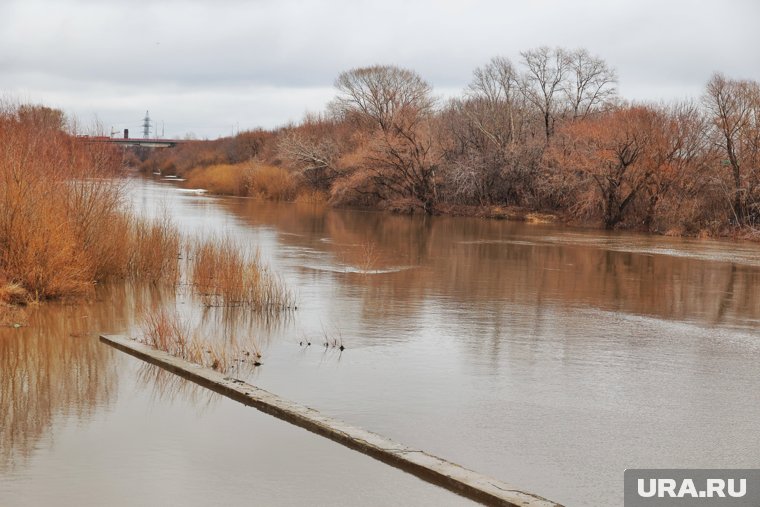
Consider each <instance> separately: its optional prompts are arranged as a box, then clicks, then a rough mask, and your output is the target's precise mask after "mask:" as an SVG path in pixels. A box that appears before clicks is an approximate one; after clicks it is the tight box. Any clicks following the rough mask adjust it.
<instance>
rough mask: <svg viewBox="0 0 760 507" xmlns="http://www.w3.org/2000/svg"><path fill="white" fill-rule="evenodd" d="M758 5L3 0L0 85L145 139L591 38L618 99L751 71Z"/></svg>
mask: <svg viewBox="0 0 760 507" xmlns="http://www.w3.org/2000/svg"><path fill="white" fill-rule="evenodd" d="M759 25H760V0H518V1H512V0H509V1H508V0H502V1H498V0H495V1H486V0H457V1H454V0H445V1H440V0H439V1H433V0H428V1H415V0H382V1H374V2H370V1H364V0H352V1H349V0H346V1H342V0H338V1H297V0H280V1H270V0H248V1H242V0H195V1H179V0H176V1H173V0H165V1H160V0H155V1H154V0H0V93H2V95H3V96H5V97H6V98H10V99H13V100H16V101H22V102H35V103H44V104H46V105H49V106H54V107H59V108H61V109H63V110H64V111H66V112H67V113H69V114H71V115H75V116H76V117H77V118H78V119H79V121H80V122H82V123H85V124H90V123H92V122H93V121H94V119H96V118H97V120H99V121H100V123H101V124H102V125H103V127H104V128H105V129H106V130H109V129H111V128H112V127H113V128H115V129H117V130H121V129H123V128H129V129H130V131H131V132H134V134H133V135H137V136H138V137H139V136H141V133H140V124H141V119H142V117H143V116H144V115H145V111H146V110H150V115H151V117H152V118H153V119H154V120H157V124H158V133H159V134H160V133H161V130H162V125H163V127H164V130H165V135H166V136H167V137H174V136H184V135H185V134H186V133H194V134H195V135H197V136H198V137H200V138H205V137H208V138H215V137H218V136H224V135H229V134H230V133H231V132H232V131H233V130H235V131H237V130H238V129H240V130H244V129H250V128H254V127H257V126H262V127H274V126H277V125H282V124H284V123H287V122H289V121H297V120H298V119H299V118H301V117H302V116H303V114H304V113H305V112H307V111H312V112H316V111H320V110H322V109H323V107H324V105H325V104H326V103H327V101H328V100H330V98H331V97H332V96H333V94H334V91H333V88H332V83H333V81H334V79H335V77H336V76H337V74H338V73H339V72H341V71H343V70H347V69H350V68H353V67H358V66H365V65H372V64H378V63H381V64H383V63H392V64H396V65H400V66H404V67H408V68H411V69H414V70H416V71H417V72H419V73H420V74H421V75H422V76H423V77H424V78H425V79H427V80H428V81H430V82H431V83H432V84H433V85H434V86H435V88H436V90H437V92H438V93H440V94H442V95H444V96H448V95H452V94H456V93H458V92H459V91H460V90H461V89H462V88H463V87H464V86H466V84H467V83H468V82H469V80H470V77H471V75H472V71H473V69H475V68H476V67H478V66H480V65H483V64H484V63H486V62H487V61H488V60H489V59H490V58H491V57H492V56H496V55H502V56H506V57H509V58H511V59H512V60H513V61H515V62H517V61H519V59H520V56H519V52H520V51H521V50H525V49H529V48H533V47H537V46H541V45H547V46H562V47H566V48H576V47H585V48H587V49H588V50H589V51H590V52H591V53H592V54H596V55H598V56H601V57H602V58H604V59H605V60H606V61H607V62H608V63H609V64H610V65H611V66H613V67H614V68H616V69H617V72H618V76H619V81H620V82H619V90H620V93H621V95H622V96H624V97H625V98H629V99H639V100H663V99H664V100H670V99H681V98H685V97H697V96H699V94H700V93H701V90H702V87H703V86H704V83H705V82H706V81H707V79H708V78H709V77H710V74H711V73H712V72H714V71H716V70H719V71H722V72H724V73H726V74H727V75H729V76H732V77H742V78H751V79H755V80H760V26H759Z"/></svg>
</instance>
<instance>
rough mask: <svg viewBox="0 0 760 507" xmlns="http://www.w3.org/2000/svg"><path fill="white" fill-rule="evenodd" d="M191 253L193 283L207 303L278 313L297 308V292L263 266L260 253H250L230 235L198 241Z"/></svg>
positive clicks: (210, 305) (195, 289) (203, 300)
mask: <svg viewBox="0 0 760 507" xmlns="http://www.w3.org/2000/svg"><path fill="white" fill-rule="evenodd" d="M191 252H192V253H191V255H192V268H191V273H192V275H191V280H192V281H191V283H192V285H193V289H194V291H195V293H196V294H198V295H199V296H200V297H201V300H202V302H203V304H204V305H205V306H207V307H212V306H245V307H250V308H253V309H255V310H259V311H274V312H276V311H280V310H285V309H290V308H293V307H294V298H293V295H292V294H291V293H290V292H289V291H288V290H287V289H286V288H285V286H284V284H283V283H282V282H281V281H280V280H279V278H277V276H276V275H275V274H274V273H272V272H271V271H269V269H267V268H266V267H265V266H264V265H263V263H262V262H261V260H260V258H259V254H258V252H254V253H253V254H251V255H248V254H247V253H246V252H245V251H244V250H243V249H241V248H240V247H239V246H237V245H236V244H235V243H234V242H233V241H232V240H231V239H230V238H222V239H212V240H205V241H198V242H196V243H195V244H194V245H193V246H192V248H191Z"/></svg>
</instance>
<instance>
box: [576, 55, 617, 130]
mask: <svg viewBox="0 0 760 507" xmlns="http://www.w3.org/2000/svg"><path fill="white" fill-rule="evenodd" d="M565 57H566V64H567V66H568V67H569V72H568V77H567V82H566V83H565V87H564V91H565V94H566V95H567V100H568V103H569V106H570V111H571V114H572V117H573V119H576V118H585V117H586V116H588V115H589V113H592V112H594V111H597V110H598V109H600V108H601V107H603V106H604V105H605V104H606V103H607V102H608V101H609V100H610V99H612V98H613V97H614V96H615V95H616V94H617V89H616V87H615V86H616V84H617V75H616V73H615V70H614V69H612V68H610V67H609V66H608V65H607V63H606V62H605V61H604V60H602V59H601V58H599V57H596V56H592V55H590V54H589V52H588V51H586V50H585V49H576V50H574V51H572V52H569V53H567V54H566V55H565Z"/></svg>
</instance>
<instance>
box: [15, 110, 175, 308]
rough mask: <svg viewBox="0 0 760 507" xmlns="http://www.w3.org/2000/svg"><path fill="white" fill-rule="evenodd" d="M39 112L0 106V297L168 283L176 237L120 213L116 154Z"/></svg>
mask: <svg viewBox="0 0 760 507" xmlns="http://www.w3.org/2000/svg"><path fill="white" fill-rule="evenodd" d="M62 118H63V116H62V114H60V113H58V112H56V111H54V110H49V109H46V108H36V107H30V106H7V105H6V106H2V105H0V274H2V280H0V281H1V282H2V283H0V286H1V288H0V292H2V295H0V297H2V298H3V300H6V301H12V302H13V303H24V302H30V301H39V300H44V299H60V298H71V297H82V296H88V295H91V294H92V291H93V288H94V286H95V284H97V283H99V282H102V281H105V280H107V279H110V278H125V277H131V278H134V279H142V280H149V281H158V280H167V281H169V282H174V281H176V273H177V259H176V257H177V253H178V247H177V244H178V235H177V233H176V231H174V230H173V229H172V228H171V227H170V225H169V224H166V223H161V222H159V223H147V222H144V221H140V220H137V219H136V218H135V217H134V216H132V215H131V214H130V213H128V212H127V211H126V210H125V208H124V199H123V197H124V187H123V183H121V182H120V181H119V180H118V179H117V178H116V176H118V171H119V169H120V168H121V162H122V154H121V151H120V150H118V149H114V148H113V147H112V146H108V145H106V144H103V143H86V142H82V141H81V140H78V139H77V138H76V137H74V136H71V135H69V134H68V133H66V132H65V130H64V128H63V123H62V122H63V120H62Z"/></svg>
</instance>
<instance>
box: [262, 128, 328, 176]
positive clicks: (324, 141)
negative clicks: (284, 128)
mask: <svg viewBox="0 0 760 507" xmlns="http://www.w3.org/2000/svg"><path fill="white" fill-rule="evenodd" d="M277 152H278V153H279V155H280V156H281V157H282V158H283V159H285V160H287V161H288V162H290V163H291V164H292V165H293V167H295V168H296V169H297V170H298V171H299V172H300V174H301V176H303V178H304V179H305V180H306V181H307V182H308V183H309V185H310V186H312V187H313V188H318V189H321V190H327V189H328V188H329V187H330V183H331V182H332V180H333V179H334V178H335V175H336V172H337V169H336V164H337V160H338V157H339V156H340V151H339V148H338V146H337V145H336V143H335V142H333V141H332V139H330V138H326V137H317V138H309V137H308V136H306V135H304V134H302V133H300V132H298V131H296V130H292V131H288V132H285V133H284V134H282V136H280V138H279V139H278V141H277Z"/></svg>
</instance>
